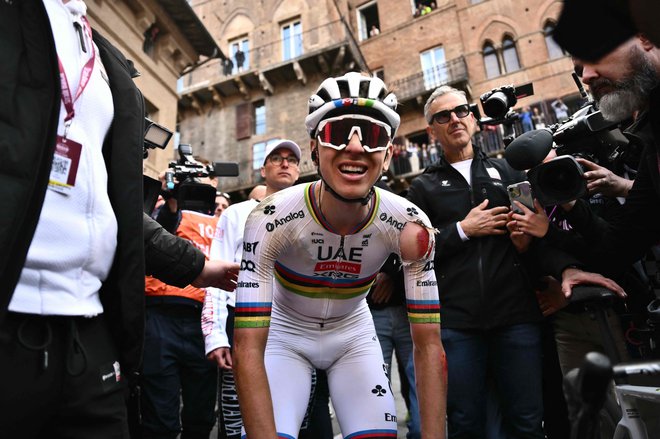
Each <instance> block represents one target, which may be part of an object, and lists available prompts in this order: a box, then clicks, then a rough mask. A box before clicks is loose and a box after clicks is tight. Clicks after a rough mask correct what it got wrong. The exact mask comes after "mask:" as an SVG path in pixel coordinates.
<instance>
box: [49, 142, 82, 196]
mask: <svg viewBox="0 0 660 439" xmlns="http://www.w3.org/2000/svg"><path fill="white" fill-rule="evenodd" d="M81 152H82V145H81V144H80V143H78V142H76V141H74V140H71V139H67V138H66V137H62V136H57V143H56V144H55V154H54V155H53V164H52V165H51V168H50V179H49V181H48V189H52V190H54V191H55V192H59V193H61V194H65V195H67V194H68V193H69V192H70V191H71V189H72V188H73V187H74V186H75V184H76V175H77V174H78V165H79V164H80V154H81Z"/></svg>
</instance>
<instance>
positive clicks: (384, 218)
mask: <svg viewBox="0 0 660 439" xmlns="http://www.w3.org/2000/svg"><path fill="white" fill-rule="evenodd" d="M380 220H381V221H382V222H384V223H385V224H388V225H390V226H392V227H394V228H395V229H397V230H403V226H405V223H402V222H399V221H397V220H396V219H395V218H394V217H393V216H392V215H388V214H386V213H385V212H383V213H381V214H380Z"/></svg>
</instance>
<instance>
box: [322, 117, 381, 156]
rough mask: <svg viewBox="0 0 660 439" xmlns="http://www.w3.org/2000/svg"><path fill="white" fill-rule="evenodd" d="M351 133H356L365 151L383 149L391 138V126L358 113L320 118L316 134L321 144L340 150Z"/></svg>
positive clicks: (346, 143) (351, 135)
mask: <svg viewBox="0 0 660 439" xmlns="http://www.w3.org/2000/svg"><path fill="white" fill-rule="evenodd" d="M353 133H357V135H358V138H359V139H360V142H361V143H362V148H364V150H365V151H367V152H378V151H385V150H386V149H387V148H388V147H389V144H390V140H391V138H392V128H391V127H390V126H389V125H387V124H386V123H384V122H381V121H379V120H376V119H374V118H371V117H369V116H362V115H359V114H350V115H345V116H338V117H331V118H329V119H324V120H322V121H321V122H320V123H319V127H318V129H317V134H316V136H317V139H318V142H319V144H320V145H321V146H327V147H329V148H332V149H335V150H337V151H341V150H342V149H344V148H346V145H348V142H349V141H350V140H351V137H353Z"/></svg>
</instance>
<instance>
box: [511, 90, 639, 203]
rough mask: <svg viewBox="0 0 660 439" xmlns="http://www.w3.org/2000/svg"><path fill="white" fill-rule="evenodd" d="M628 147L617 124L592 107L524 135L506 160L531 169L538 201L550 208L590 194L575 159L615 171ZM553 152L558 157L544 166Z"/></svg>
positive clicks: (530, 172) (513, 145) (591, 105)
mask: <svg viewBox="0 0 660 439" xmlns="http://www.w3.org/2000/svg"><path fill="white" fill-rule="evenodd" d="M627 144H628V139H627V138H626V137H625V136H624V135H623V133H622V132H621V130H620V129H619V128H618V126H617V123H616V122H610V121H608V120H606V119H605V118H604V117H603V115H602V114H601V112H600V111H598V110H596V108H595V106H594V104H593V103H588V104H587V105H586V106H584V107H583V108H581V109H580V110H578V111H577V112H576V113H575V114H573V115H572V116H571V117H570V118H569V119H568V120H567V121H566V122H564V123H558V124H555V125H551V126H549V127H546V128H543V129H540V130H534V131H528V132H526V133H524V134H522V135H520V136H519V137H518V138H516V139H515V140H514V141H513V142H511V144H509V145H508V147H507V148H506V149H505V151H504V157H505V159H506V160H507V161H508V162H509V165H511V167H513V168H514V169H518V170H527V169H529V171H528V172H527V177H528V180H529V182H530V183H531V185H532V192H533V193H534V197H535V198H537V199H538V200H539V202H540V203H541V204H542V205H543V206H548V205H555V204H562V203H566V202H569V201H572V200H575V199H578V198H581V197H583V196H585V195H586V194H587V184H586V181H585V179H584V177H583V175H584V170H583V169H582V166H581V165H580V164H579V163H578V162H577V160H575V158H577V157H580V158H584V159H587V160H589V161H591V162H594V163H596V164H599V165H600V166H603V167H606V168H610V169H611V168H612V167H613V165H614V162H615V161H616V160H617V159H618V158H619V157H620V156H621V154H622V151H623V149H624V148H625V146H626V145H627ZM553 149H554V150H555V151H556V153H557V157H556V158H554V159H552V160H549V161H548V162H546V163H543V160H544V159H545V157H546V156H547V155H548V154H549V153H550V151H552V150H553Z"/></svg>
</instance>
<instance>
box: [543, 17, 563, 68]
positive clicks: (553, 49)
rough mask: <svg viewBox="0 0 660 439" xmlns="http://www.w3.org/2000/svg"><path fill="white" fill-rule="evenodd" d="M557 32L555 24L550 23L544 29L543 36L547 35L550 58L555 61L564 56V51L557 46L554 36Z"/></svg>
mask: <svg viewBox="0 0 660 439" xmlns="http://www.w3.org/2000/svg"><path fill="white" fill-rule="evenodd" d="M554 32H555V24H554V23H553V22H552V21H548V22H547V23H546V24H545V26H544V27H543V35H545V46H546V47H547V48H548V58H550V59H555V58H560V57H562V56H564V50H563V49H562V48H561V47H560V46H559V44H557V42H556V41H555V39H554V38H552V34H553V33H554Z"/></svg>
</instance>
